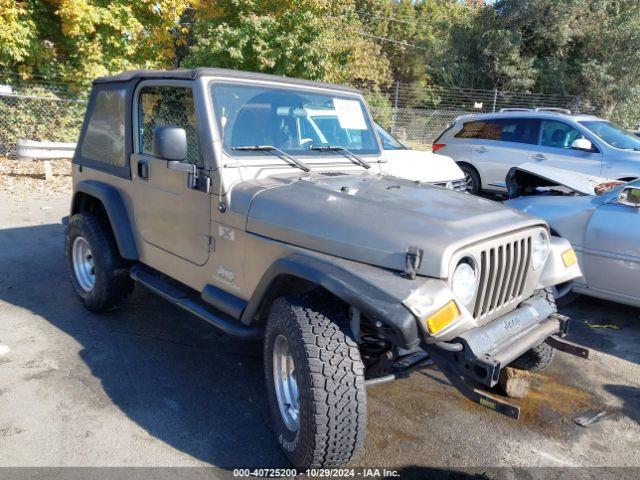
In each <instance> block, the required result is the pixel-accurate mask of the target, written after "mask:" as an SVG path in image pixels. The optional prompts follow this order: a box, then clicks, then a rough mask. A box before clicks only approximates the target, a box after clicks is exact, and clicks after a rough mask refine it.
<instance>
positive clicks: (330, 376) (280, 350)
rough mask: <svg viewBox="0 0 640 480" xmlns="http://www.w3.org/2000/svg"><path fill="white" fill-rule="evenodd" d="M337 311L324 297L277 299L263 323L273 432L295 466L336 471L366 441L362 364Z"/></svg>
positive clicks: (308, 296)
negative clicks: (326, 468) (264, 323)
mask: <svg viewBox="0 0 640 480" xmlns="http://www.w3.org/2000/svg"><path fill="white" fill-rule="evenodd" d="M339 307H340V306H339V305H337V304H335V303H334V302H332V300H331V299H329V298H326V297H324V296H320V297H319V296H316V295H311V294H305V295H300V296H290V297H281V298H278V299H276V300H275V301H274V302H273V305H272V306H271V310H270V312H269V316H268V319H267V327H266V331H265V337H264V365H265V367H264V368H265V378H266V386H267V395H268V400H269V409H270V411H271V418H272V424H273V430H274V433H275V436H276V439H277V441H278V443H279V444H280V447H281V448H282V450H283V451H284V453H285V454H286V455H287V457H288V458H289V460H290V461H291V463H292V464H293V465H294V466H296V467H298V468H310V467H333V466H338V465H342V464H344V463H346V462H348V461H349V460H351V458H353V456H354V455H355V454H356V453H357V452H358V451H359V450H360V449H361V448H362V445H363V443H364V438H365V422H366V411H367V401H366V391H365V383H364V366H363V364H362V361H361V359H360V352H359V351H358V346H357V345H356V343H355V341H354V339H353V338H352V335H351V333H350V332H349V327H348V321H347V317H346V315H345V314H344V313H343V312H342V311H341V309H340V308H339Z"/></svg>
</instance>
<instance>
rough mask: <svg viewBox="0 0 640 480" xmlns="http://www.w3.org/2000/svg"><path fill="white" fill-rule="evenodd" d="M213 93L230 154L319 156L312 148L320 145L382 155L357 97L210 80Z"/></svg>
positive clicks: (225, 146) (316, 150)
mask: <svg viewBox="0 0 640 480" xmlns="http://www.w3.org/2000/svg"><path fill="white" fill-rule="evenodd" d="M212 93H213V101H214V110H215V113H216V118H217V121H218V128H219V129H220V131H221V135H222V140H223V145H224V148H225V150H226V151H227V152H232V151H233V154H234V155H242V154H244V155H256V153H257V152H256V151H255V150H246V149H245V150H243V151H239V150H236V149H238V148H240V147H252V146H272V147H276V148H278V149H279V150H282V151H284V152H286V153H288V154H289V155H309V156H312V155H322V154H323V153H322V151H320V150H318V149H316V148H315V147H322V146H331V147H341V148H344V149H347V150H349V151H350V152H353V153H355V154H365V155H366V154H379V153H380V149H379V146H378V142H377V141H376V138H375V135H374V133H373V127H372V125H371V121H370V120H369V117H368V115H367V113H366V112H367V110H366V108H365V106H364V104H363V102H362V101H361V100H360V99H358V98H357V97H355V96H350V95H341V94H339V93H333V92H327V93H319V92H312V91H309V90H306V89H296V88H278V87H269V86H262V85H239V84H233V85H232V84H226V83H214V84H213V86H212ZM312 147H314V148H312ZM263 154H268V153H263ZM325 154H326V153H325Z"/></svg>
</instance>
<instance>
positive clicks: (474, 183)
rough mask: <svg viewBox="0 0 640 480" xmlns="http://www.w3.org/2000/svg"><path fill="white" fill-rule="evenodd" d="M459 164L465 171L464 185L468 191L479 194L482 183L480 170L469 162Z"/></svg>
mask: <svg viewBox="0 0 640 480" xmlns="http://www.w3.org/2000/svg"><path fill="white" fill-rule="evenodd" d="M458 166H459V167H460V170H462V171H463V172H464V186H465V189H466V190H467V192H468V193H471V194H473V195H478V194H479V193H480V190H481V188H480V187H481V185H482V184H481V183H480V174H479V173H478V171H477V170H476V169H475V168H474V167H472V166H471V165H469V164H468V163H459V164H458Z"/></svg>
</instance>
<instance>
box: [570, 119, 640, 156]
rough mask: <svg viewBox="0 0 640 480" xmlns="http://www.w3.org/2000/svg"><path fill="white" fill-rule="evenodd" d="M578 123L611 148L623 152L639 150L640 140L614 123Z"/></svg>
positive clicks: (597, 121)
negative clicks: (619, 149)
mask: <svg viewBox="0 0 640 480" xmlns="http://www.w3.org/2000/svg"><path fill="white" fill-rule="evenodd" d="M580 123H581V124H582V125H584V126H585V127H586V128H588V129H589V130H591V131H592V132H593V133H594V134H596V135H597V136H598V137H600V138H601V139H602V140H604V141H605V142H607V143H608V144H609V145H611V146H612V147H615V148H621V149H623V150H640V138H638V137H637V136H635V135H633V134H632V133H629V132H627V131H626V130H623V129H622V128H620V127H618V126H617V125H615V124H614V123H611V122H606V121H604V120H590V121H584V122H580Z"/></svg>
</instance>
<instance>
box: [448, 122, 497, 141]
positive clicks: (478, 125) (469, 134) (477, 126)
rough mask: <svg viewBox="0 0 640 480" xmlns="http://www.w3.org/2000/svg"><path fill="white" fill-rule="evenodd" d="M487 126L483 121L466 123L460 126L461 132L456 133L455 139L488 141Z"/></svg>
mask: <svg viewBox="0 0 640 480" xmlns="http://www.w3.org/2000/svg"><path fill="white" fill-rule="evenodd" d="M488 128H489V125H488V123H487V122H484V121H473V122H466V123H465V124H463V125H462V130H460V131H459V132H458V133H456V135H455V136H456V138H481V139H488V138H489V137H488V136H487V135H489V133H490V132H488Z"/></svg>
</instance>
